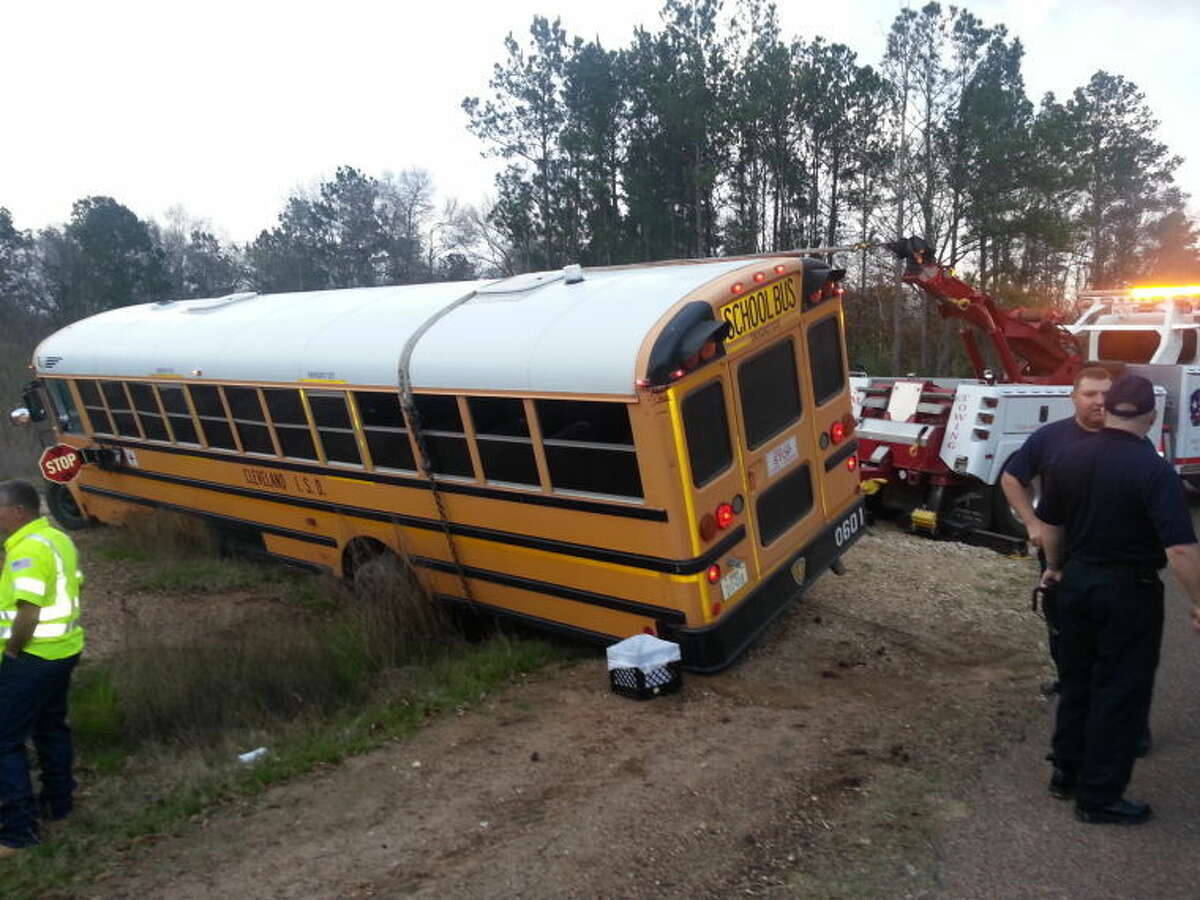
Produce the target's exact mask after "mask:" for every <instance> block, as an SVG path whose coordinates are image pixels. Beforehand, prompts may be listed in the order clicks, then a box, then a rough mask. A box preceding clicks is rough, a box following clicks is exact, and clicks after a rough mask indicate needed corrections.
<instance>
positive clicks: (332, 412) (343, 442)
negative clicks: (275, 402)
mask: <svg viewBox="0 0 1200 900" xmlns="http://www.w3.org/2000/svg"><path fill="white" fill-rule="evenodd" d="M305 396H306V397H307V398H308V408H309V409H311V410H312V417H313V423H314V424H315V425H316V426H317V435H318V436H319V437H320V438H321V446H322V447H323V448H324V450H325V459H326V460H327V461H329V462H334V463H346V464H348V465H353V466H361V465H362V457H361V456H360V455H359V452H358V439H357V438H356V437H355V436H354V425H353V424H352V423H351V422H350V411H349V410H348V409H347V408H346V395H345V394H343V393H342V392H341V391H305Z"/></svg>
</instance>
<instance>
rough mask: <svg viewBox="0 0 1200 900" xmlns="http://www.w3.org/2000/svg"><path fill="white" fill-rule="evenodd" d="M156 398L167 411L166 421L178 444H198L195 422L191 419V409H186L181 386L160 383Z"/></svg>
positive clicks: (185, 399) (185, 398) (185, 400)
mask: <svg viewBox="0 0 1200 900" xmlns="http://www.w3.org/2000/svg"><path fill="white" fill-rule="evenodd" d="M158 399H159V400H161V401H162V405H163V409H165V410H166V411H167V422H168V424H169V425H170V426H171V433H172V434H174V435H175V441H176V442H177V443H180V444H199V443H200V438H199V437H198V436H197V435H196V424H195V423H194V422H193V421H192V411H191V410H190V409H188V404H187V397H186V396H184V393H183V388H181V387H178V386H176V385H160V386H159V388H158Z"/></svg>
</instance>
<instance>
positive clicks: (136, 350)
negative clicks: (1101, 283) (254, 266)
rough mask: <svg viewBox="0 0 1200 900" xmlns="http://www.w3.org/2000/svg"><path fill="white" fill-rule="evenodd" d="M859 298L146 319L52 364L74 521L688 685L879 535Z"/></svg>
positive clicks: (63, 494)
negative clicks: (521, 635)
mask: <svg viewBox="0 0 1200 900" xmlns="http://www.w3.org/2000/svg"><path fill="white" fill-rule="evenodd" d="M841 275H842V272H841V271H840V270H836V269H831V268H830V266H829V265H828V264H827V263H825V262H822V261H819V260H816V259H812V258H806V257H802V256H800V255H779V256H771V257H762V258H740V259H719V260H700V261H686V262H671V263H661V264H653V265H638V266H626V267H614V268H604V269H580V267H578V266H568V267H567V268H566V269H564V270H562V271H555V272H542V273H533V274H528V275H519V276H516V277H512V278H506V279H503V280H499V281H476V282H464V283H437V284H425V285H413V286H404V287H379V288H358V289H351V290H331V291H316V292H309V293H293V294H273V295H258V294H252V293H243V294H233V295H230V296H225V297H217V298H211V299H203V300H173V301H164V302H160V303H153V304H146V305H141V306H131V307H125V308H121V309H115V310H112V311H109V312H105V313H101V314H99V315H97V316H93V317H91V318H89V319H85V320H83V321H81V322H77V323H75V324H73V325H71V326H69V327H67V328H64V329H63V330H61V331H59V332H57V333H56V334H54V335H52V336H51V337H49V338H47V339H46V340H45V341H44V342H43V343H42V344H41V345H40V346H39V347H38V348H37V350H36V351H35V357H34V361H33V362H34V368H35V372H36V381H35V382H34V386H33V389H32V391H31V393H30V396H29V400H30V401H31V402H32V403H34V404H38V403H41V404H44V405H45V408H46V411H47V417H46V419H47V421H48V422H49V423H50V424H51V425H52V427H53V429H54V431H55V437H56V438H57V440H58V441H59V442H60V443H64V444H67V445H69V446H71V447H73V448H75V449H76V450H77V451H79V456H80V457H81V458H83V459H84V460H87V461H88V462H87V464H86V465H84V466H83V468H82V470H81V471H80V472H79V474H78V476H77V477H76V478H75V479H74V480H73V481H71V482H70V483H69V485H66V486H63V485H53V484H52V485H51V486H50V492H51V501H52V507H53V508H54V509H55V511H56V512H57V513H58V514H59V517H60V518H62V519H64V520H65V521H66V523H67V524H74V525H83V524H85V523H86V522H87V521H89V520H100V521H102V522H108V523H118V522H120V521H121V520H123V519H125V518H126V517H128V516H129V515H131V514H134V513H136V512H137V511H139V510H145V509H148V508H162V509H168V510H176V511H182V512H185V513H190V514H193V515H196V516H201V517H203V518H205V519H207V520H208V521H209V522H211V523H212V524H213V526H214V527H215V528H216V529H217V530H218V531H219V532H220V533H221V534H222V535H223V536H225V537H229V538H236V539H238V540H240V541H241V542H243V543H247V544H249V545H251V546H253V547H256V548H259V549H261V550H265V551H266V552H268V553H270V554H272V555H274V556H277V557H281V558H283V559H285V560H290V561H293V562H297V563H301V564H304V565H306V566H310V567H313V568H316V569H321V570H326V571H329V572H333V573H335V574H339V575H350V574H351V570H352V567H353V565H354V561H355V560H357V559H361V558H362V557H363V555H364V554H365V555H370V554H373V553H381V552H394V553H396V554H397V555H398V556H399V557H400V558H401V559H402V560H404V561H405V562H406V564H408V565H409V566H411V567H412V571H413V573H414V574H415V575H416V577H417V578H418V580H419V581H420V582H421V584H423V585H424V586H425V588H426V589H427V590H428V591H429V593H430V594H431V595H432V596H433V597H435V598H437V599H439V600H443V601H446V602H448V603H455V604H468V605H472V606H474V607H477V608H479V609H481V610H484V611H487V612H490V613H496V614H501V615H505V616H509V617H512V618H515V619H517V620H520V621H523V622H526V623H530V624H533V625H538V626H543V627H551V628H555V629H559V630H563V631H566V632H568V633H571V634H574V635H578V636H581V637H585V638H589V639H594V640H598V641H602V642H611V641H613V640H617V639H620V638H624V637H628V636H629V635H632V634H636V633H640V632H649V633H652V634H656V635H659V636H661V637H664V638H667V639H669V640H673V641H677V642H678V643H679V644H680V646H681V649H682V653H683V661H684V665H685V666H686V667H688V668H690V669H692V670H698V671H715V670H718V669H721V668H723V667H724V666H726V665H728V664H729V663H730V662H731V661H733V660H734V659H736V658H737V656H738V655H739V653H741V652H742V651H743V650H744V649H745V648H746V647H747V646H748V645H749V644H750V643H751V642H752V641H753V640H754V639H755V637H756V636H757V635H759V634H760V633H761V632H762V631H763V629H764V628H766V627H767V625H768V624H769V623H770V622H771V620H772V619H773V618H774V617H775V616H776V615H777V614H778V613H779V612H780V611H781V610H782V609H783V608H784V607H785V606H786V605H787V603H788V602H789V601H790V600H791V599H792V598H793V597H795V596H796V595H797V594H798V593H799V592H800V591H801V590H802V589H803V588H804V586H805V585H806V584H808V583H809V582H811V581H812V580H813V579H814V578H816V577H818V576H819V575H820V574H821V573H822V572H823V571H825V570H826V569H828V568H830V567H833V568H834V569H840V565H839V560H840V556H841V555H842V554H843V553H844V552H845V551H846V550H847V549H848V547H849V546H850V545H851V544H852V543H853V542H854V541H855V540H856V538H857V537H858V536H859V534H860V533H861V531H862V530H863V526H864V525H865V517H864V512H863V508H862V498H861V496H860V493H859V486H858V477H857V476H858V473H857V472H856V471H855V467H856V457H855V441H854V438H853V428H854V419H853V417H852V415H851V412H850V397H849V391H848V389H847V379H846V363H845V360H846V352H845V346H844V336H843V312H842V303H841V287H840V285H839V280H840V278H841Z"/></svg>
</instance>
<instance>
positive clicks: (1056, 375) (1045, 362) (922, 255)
mask: <svg viewBox="0 0 1200 900" xmlns="http://www.w3.org/2000/svg"><path fill="white" fill-rule="evenodd" d="M882 246H883V247H884V249H886V250H889V251H891V252H892V253H893V254H895V256H896V257H897V258H898V259H901V260H903V261H904V264H905V265H904V274H903V275H902V276H901V278H902V280H903V281H904V282H905V283H907V284H913V285H916V286H917V287H919V288H920V289H921V290H923V291H924V292H925V293H926V294H928V295H929V296H930V297H932V298H933V299H934V300H935V301H936V302H937V308H938V313H939V314H940V315H941V316H942V318H944V319H960V320H962V322H963V324H964V327H963V328H962V341H963V345H964V346H965V347H966V350H967V355H968V356H969V357H970V359H971V367H972V368H973V369H974V370H975V377H976V378H980V379H984V380H987V379H988V371H987V364H986V362H985V360H984V358H983V353H982V351H981V350H980V347H979V343H978V341H977V340H976V337H975V332H974V331H973V330H972V329H978V330H980V331H982V332H983V333H984V334H986V335H987V337H988V339H989V340H990V341H991V344H992V347H993V349H994V350H995V351H996V356H997V358H998V359H999V361H1000V367H1001V369H1002V370H1003V371H1002V376H1003V377H1001V378H1000V379H998V380H1000V381H1002V382H1006V383H1011V384H1070V383H1071V382H1072V380H1073V379H1074V378H1075V374H1076V373H1077V372H1078V371H1079V370H1080V369H1081V368H1083V356H1082V354H1081V353H1080V352H1079V346H1078V344H1077V343H1076V340H1075V337H1074V336H1073V335H1072V334H1071V333H1070V332H1069V331H1068V330H1067V329H1066V328H1065V327H1064V325H1063V319H1062V316H1060V315H1059V314H1058V313H1056V312H1053V311H1039V310H1030V309H1025V308H1020V309H1015V310H1007V309H1003V308H1002V307H1000V306H997V305H996V303H995V301H994V300H992V298H991V297H990V296H988V295H987V294H985V293H983V292H982V291H979V290H976V289H975V288H973V287H971V286H970V285H969V284H967V283H966V282H965V281H963V280H962V279H960V278H958V277H957V276H956V275H955V274H954V270H953V269H950V268H948V267H946V266H943V265H940V264H939V263H938V262H937V260H936V259H935V258H934V254H933V248H932V247H931V246H930V245H929V244H928V243H927V242H926V241H925V240H924V239H923V238H919V237H910V238H902V239H901V240H898V241H892V242H890V243H885V244H883V245H882ZM967 326H969V327H967Z"/></svg>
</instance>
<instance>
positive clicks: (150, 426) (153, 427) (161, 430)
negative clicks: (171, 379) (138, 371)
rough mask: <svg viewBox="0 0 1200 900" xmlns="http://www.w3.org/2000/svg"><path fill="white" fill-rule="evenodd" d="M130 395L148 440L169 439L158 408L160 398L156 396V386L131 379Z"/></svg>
mask: <svg viewBox="0 0 1200 900" xmlns="http://www.w3.org/2000/svg"><path fill="white" fill-rule="evenodd" d="M129 395H130V396H131V397H132V398H133V408H134V410H135V411H136V412H137V417H138V421H139V422H141V423H142V431H143V432H144V433H145V435H146V440H148V441H165V440H167V426H166V423H165V422H163V417H162V412H161V411H160V410H159V408H158V398H157V397H155V396H154V386H153V385H149V384H142V383H139V382H132V381H131V382H130V383H129Z"/></svg>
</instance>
